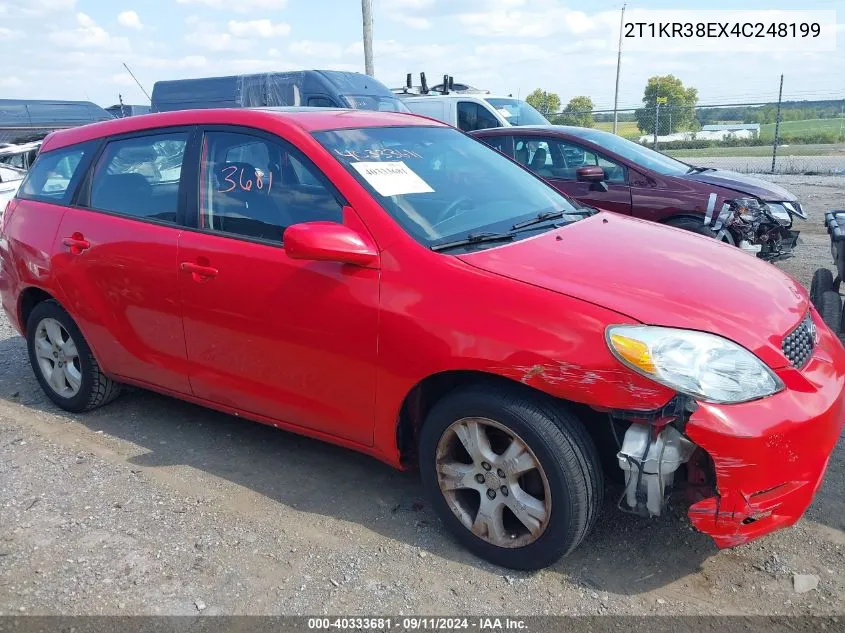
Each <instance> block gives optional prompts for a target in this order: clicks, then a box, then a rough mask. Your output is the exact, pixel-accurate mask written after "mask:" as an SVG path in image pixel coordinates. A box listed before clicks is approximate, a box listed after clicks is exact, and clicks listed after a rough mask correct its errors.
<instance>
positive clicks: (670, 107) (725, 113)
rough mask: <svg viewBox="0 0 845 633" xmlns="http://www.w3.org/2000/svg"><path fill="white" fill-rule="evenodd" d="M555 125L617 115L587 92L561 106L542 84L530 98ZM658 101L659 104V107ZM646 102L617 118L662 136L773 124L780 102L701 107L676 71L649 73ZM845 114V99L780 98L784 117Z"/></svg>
mask: <svg viewBox="0 0 845 633" xmlns="http://www.w3.org/2000/svg"><path fill="white" fill-rule="evenodd" d="M525 100H526V101H527V102H528V103H530V104H531V105H532V106H533V107H534V108H536V109H537V110H539V111H540V112H541V113H542V114H543V115H545V116H546V118H547V119H549V122H551V123H554V124H556V125H577V126H581V127H593V126H594V125H595V124H596V123H598V122H607V121H612V120H613V113H612V112H594V110H595V105H594V104H593V101H592V99H590V97H588V96H583V95H582V96H577V97H573V98H572V99H570V100H569V103H567V104H566V106H565V107H564V108H562V109H561V100H560V96H558V95H557V94H555V93H553V92H547V91H545V90H542V89H540V88H538V89H536V90H534V91H533V92H532V93H531V94H529V95H528V96H527V97H526V99H525ZM658 100H659V102H660V103H659V108H658ZM642 103H643V105H642V107H640V108H637V109H636V110H635V111H634V112H630V111H627V112H619V113H618V116H617V118H618V120H619V121H636V122H637V127H638V128H639V129H640V131H641V132H642V133H643V134H654V131H655V125H656V126H657V128H658V129H657V133H658V134H659V135H666V134H671V133H673V132H696V131H698V130H700V129H701V127H702V126H703V125H708V124H711V123H719V122H725V121H731V122H742V123H760V124H766V123H774V122H775V121H776V120H777V104H765V105H739V106H720V107H699V106H698V90H696V89H695V88H693V87H691V86H684V83H683V82H682V81H681V80H680V79H679V78H677V77H675V76H674V75H663V76H654V77H651V78H649V80H648V82H647V83H646V86H645V89H644V90H643V98H642ZM843 116H845V100H822V101H784V102H782V103H781V120H782V121H799V120H806V119H825V118H840V117H843Z"/></svg>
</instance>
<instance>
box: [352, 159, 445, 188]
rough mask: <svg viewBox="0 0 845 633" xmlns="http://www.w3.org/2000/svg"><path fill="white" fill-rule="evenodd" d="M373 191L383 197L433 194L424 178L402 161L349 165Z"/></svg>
mask: <svg viewBox="0 0 845 633" xmlns="http://www.w3.org/2000/svg"><path fill="white" fill-rule="evenodd" d="M349 164H350V165H352V167H354V168H355V171H357V172H358V173H359V174H361V175H362V176H363V177H364V180H366V181H367V182H368V183H370V184H371V185H372V186H373V189H375V190H376V191H378V192H379V193H380V194H381V195H383V196H402V195H405V194H406V193H433V192H434V189H432V188H431V187H429V186H428V183H426V182H425V180H423V179H422V178H420V177H419V176H417V174H415V173H414V172H413V171H411V169H410V168H409V167H408V166H407V165H406V164H405V163H403V162H402V161H396V162H377V163H373V162H362V163H349Z"/></svg>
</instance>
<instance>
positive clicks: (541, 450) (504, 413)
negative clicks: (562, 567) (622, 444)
mask: <svg viewBox="0 0 845 633" xmlns="http://www.w3.org/2000/svg"><path fill="white" fill-rule="evenodd" d="M419 448H420V450H419V458H420V474H421V476H422V482H423V487H424V488H425V490H426V493H427V495H428V497H429V499H430V500H431V503H432V505H433V506H434V508H435V510H436V511H437V513H438V515H439V516H440V518H441V520H442V521H443V522H444V523H445V524H446V526H447V527H448V528H449V529H450V530H451V531H452V532H453V533H454V534H455V536H456V537H457V538H458V540H459V541H460V542H461V543H462V544H463V545H464V546H465V547H466V548H467V549H469V550H470V551H471V552H473V553H474V554H476V555H477V556H479V557H481V558H484V559H486V560H488V561H490V562H491V563H494V564H496V565H500V566H502V567H508V568H511V569H526V570H533V569H541V568H543V567H547V566H549V565H551V564H552V563H554V562H555V561H556V560H558V559H559V558H560V557H561V556H563V555H565V554H568V553H569V552H571V551H572V550H573V549H575V547H577V546H578V544H579V543H580V542H581V541H582V540H583V539H584V537H585V536H586V534H587V533H588V532H589V530H590V529H591V528H592V527H593V525H594V524H595V521H596V517H597V514H598V512H599V509H600V508H601V504H602V497H603V485H604V482H603V477H602V471H601V467H600V466H599V459H598V454H597V452H596V448H595V446H594V444H593V442H592V440H591V438H590V437H589V435H588V434H587V432H586V430H585V429H584V427H583V425H582V424H581V422H580V420H578V419H577V418H576V417H574V416H573V415H572V414H571V413H569V412H568V411H566V410H564V409H563V408H562V407H560V406H558V405H557V403H555V402H553V401H552V400H551V399H546V398H545V396H542V395H540V394H538V395H537V396H532V395H528V394H524V393H521V392H519V391H517V390H515V389H504V390H502V389H500V388H499V389H493V388H490V387H486V386H472V387H466V388H461V389H459V390H457V391H454V392H452V393H450V394H448V395H447V396H445V397H444V398H443V399H442V400H440V401H439V402H437V404H435V405H434V407H433V408H432V410H431V412H430V413H429V415H428V417H427V418H426V420H425V422H424V424H423V427H422V429H421V431H420V447H419Z"/></svg>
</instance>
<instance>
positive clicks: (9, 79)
mask: <svg viewBox="0 0 845 633" xmlns="http://www.w3.org/2000/svg"><path fill="white" fill-rule="evenodd" d="M22 85H23V82H22V81H21V80H20V79H18V78H17V77H15V76H14V75H6V76H0V88H18V87H20V86H22Z"/></svg>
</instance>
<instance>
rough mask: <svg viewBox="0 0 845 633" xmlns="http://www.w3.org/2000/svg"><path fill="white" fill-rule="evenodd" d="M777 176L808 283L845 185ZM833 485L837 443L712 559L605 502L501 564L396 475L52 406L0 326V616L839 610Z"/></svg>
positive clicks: (184, 427)
mask: <svg viewBox="0 0 845 633" xmlns="http://www.w3.org/2000/svg"><path fill="white" fill-rule="evenodd" d="M777 180H778V182H781V183H784V184H785V185H786V186H787V187H789V188H790V189H792V190H793V191H795V192H796V193H797V194H798V195H799V196H800V198H801V199H802V200H803V201H804V202H806V203H807V206H808V208H809V211H810V214H811V215H810V220H809V221H808V222H807V223H806V226H805V227H804V233H803V235H804V244H803V245H802V246H801V247H800V249H799V253H800V254H799V256H797V257H796V258H794V259H792V260H789V261H787V262H785V263H783V264H782V267H783V268H784V269H786V270H788V271H789V272H790V273H792V274H793V275H795V276H796V277H797V278H798V279H800V280H801V281H802V282H803V283H805V284H808V283H809V278H810V275H811V274H812V271H813V270H814V269H815V268H816V267H817V266H819V265H827V264H829V262H830V254H829V251H828V247H827V239H826V236H825V234H824V230H823V228H822V226H821V216H822V212H823V211H824V210H825V209H829V208H833V207H839V208H845V178H837V179H833V178H819V177H802V176H795V177H778V178H777ZM843 491H845V446H843V442H840V446H839V449H838V452H837V453H836V454H835V455H834V457H833V459H832V460H831V464H830V469H829V472H828V475H827V479H826V482H825V485H824V487H823V488H822V490H821V491H820V493H819V494H818V496H817V498H816V501H815V503H814V505H813V506H812V508H811V509H810V511H809V512H808V514H807V516H806V517H805V518H804V519H802V520H801V521H800V522H799V523H798V525H796V526H795V527H793V528H791V529H788V530H784V531H781V532H778V533H776V534H773V535H770V536H768V537H766V538H764V539H762V540H760V541H757V542H754V543H751V544H748V545H745V546H742V547H739V548H736V549H733V550H727V551H718V550H716V549H715V548H714V547H713V546H712V545H711V543H710V541H709V539H708V538H707V537H705V536H703V535H701V534H698V533H697V532H694V531H693V530H692V529H691V528H690V526H689V523H688V521H687V520H686V518H685V517H684V516H679V515H678V513H677V512H676V513H674V514H673V515H671V516H666V517H662V518H661V519H659V520H656V521H645V520H639V519H636V518H632V517H630V516H627V515H623V514H621V513H619V512H617V511H615V509H614V507H613V506H614V502H615V495H609V497H610V499H609V500H608V503H607V507H606V508H605V509H604V514H603V515H602V518H601V519H600V521H599V525H598V527H597V529H596V530H595V532H594V533H593V534H592V535H591V536H589V537H588V539H587V540H586V542H585V543H584V544H583V545H582V546H581V548H580V549H578V550H577V551H576V552H575V553H574V554H573V555H571V556H570V557H568V558H566V559H564V560H563V561H561V562H559V563H558V564H556V565H555V566H553V567H552V568H550V569H547V570H544V571H541V572H539V573H535V574H523V573H514V572H509V571H506V570H503V569H500V568H496V567H493V566H491V565H488V564H486V563H484V562H482V561H479V560H477V559H475V558H473V557H472V556H470V555H468V554H467V553H466V552H465V551H463V550H462V549H461V548H460V547H459V546H458V545H457V544H456V543H455V542H454V541H453V540H452V539H451V538H450V537H449V535H448V534H446V533H445V532H444V530H443V528H442V527H441V525H440V523H439V522H438V520H437V519H436V517H435V516H434V515H433V513H432V512H431V510H430V509H429V508H428V506H427V504H426V503H425V502H424V500H423V499H422V494H421V488H420V486H419V484H418V482H417V477H416V474H415V473H404V474H403V473H397V472H394V471H392V470H391V469H390V468H388V467H387V466H384V465H382V464H380V463H378V462H376V461H373V460H371V459H369V458H367V457H364V456H361V455H357V454H354V453H351V452H348V451H344V450H342V449H339V448H335V447H332V446H328V445H326V444H322V443H319V442H316V441H311V440H307V439H303V438H301V437H297V436H295V435H290V434H287V433H283V432H280V431H277V430H274V429H272V428H268V427H263V426H260V425H258V424H252V423H249V422H245V421H243V420H238V419H236V418H233V417H228V416H225V415H222V414H218V413H214V412H211V411H206V410H204V409H201V408H199V407H195V406H192V405H189V404H185V403H181V402H179V401H176V400H171V399H168V398H165V397H162V396H158V395H154V394H151V393H145V392H141V391H132V392H130V393H127V394H125V395H124V396H123V397H122V398H120V399H119V400H118V401H117V402H115V403H113V404H112V405H110V406H108V407H106V408H104V409H100V410H98V411H96V412H93V413H90V414H87V415H81V416H71V415H67V414H65V413H62V412H60V411H59V410H57V409H56V408H55V407H53V406H52V405H51V404H49V403H48V401H47V399H46V398H45V397H44V396H43V395H42V393H41V391H40V389H39V388H38V386H37V384H36V381H35V379H34V378H33V376H32V373H31V370H30V368H29V364H28V362H27V359H26V352H25V346H24V342H23V340H22V339H21V338H20V337H18V336H16V335H15V334H14V333H13V332H12V331H11V329H10V327H9V325H8V323H7V322H5V320H4V321H0V614H20V613H26V614H35V613H38V614H55V613H62V614H140V613H144V614H156V613H161V614H165V613H166V614H196V613H198V612H202V613H205V614H210V613H218V614H222V613H226V614H229V613H236V614H241V613H254V614H276V613H296V614H302V613H308V614H321V613H338V614H353V613H356V614H393V615H395V614H400V613H404V614H410V613H414V614H444V615H455V614H460V613H470V614H482V613H491V612H495V613H508V614H514V615H527V614H557V613H562V614H609V613H620V614H622V613H624V614H652V613H654V614H668V613H687V614H738V613H742V614H753V613H760V614H826V615H839V614H842V615H845V531H843V530H845V495H843ZM793 573H806V574H813V575H815V576H817V577H818V579H819V584H818V588H817V589H814V590H811V591H808V592H806V593H797V592H795V591H794V588H793Z"/></svg>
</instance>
